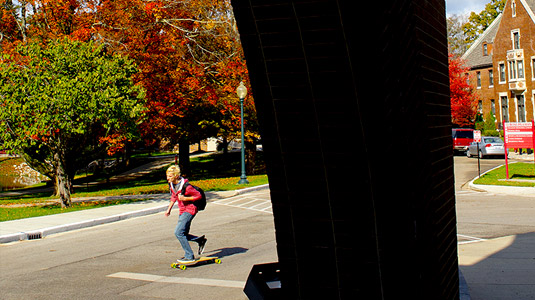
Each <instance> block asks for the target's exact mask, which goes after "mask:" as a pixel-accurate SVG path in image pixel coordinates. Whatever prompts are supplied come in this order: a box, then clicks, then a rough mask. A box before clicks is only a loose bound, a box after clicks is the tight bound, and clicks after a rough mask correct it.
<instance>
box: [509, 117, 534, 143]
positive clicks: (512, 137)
mask: <svg viewBox="0 0 535 300" xmlns="http://www.w3.org/2000/svg"><path fill="white" fill-rule="evenodd" d="M503 128H504V134H505V144H506V145H507V147H509V148H533V123H532V122H522V123H504V127H503Z"/></svg>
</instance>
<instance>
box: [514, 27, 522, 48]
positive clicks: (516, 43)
mask: <svg viewBox="0 0 535 300" xmlns="http://www.w3.org/2000/svg"><path fill="white" fill-rule="evenodd" d="M512 34H513V49H520V31H518V29H517V30H514V31H512Z"/></svg>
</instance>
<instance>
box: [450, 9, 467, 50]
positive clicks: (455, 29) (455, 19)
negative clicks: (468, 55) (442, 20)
mask: <svg viewBox="0 0 535 300" xmlns="http://www.w3.org/2000/svg"><path fill="white" fill-rule="evenodd" d="M467 20H468V17H467V16H462V15H451V16H449V17H448V19H447V20H446V21H447V26H448V49H449V52H450V53H453V54H454V55H456V56H461V55H463V53H464V52H466V50H468V42H467V41H466V35H465V33H464V30H463V26H464V24H465V23H466V22H467Z"/></svg>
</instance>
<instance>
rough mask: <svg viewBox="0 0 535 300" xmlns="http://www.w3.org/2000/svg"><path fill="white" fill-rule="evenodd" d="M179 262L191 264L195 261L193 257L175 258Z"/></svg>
mask: <svg viewBox="0 0 535 300" xmlns="http://www.w3.org/2000/svg"><path fill="white" fill-rule="evenodd" d="M176 261H177V262H178V263H179V264H191V263H194V262H195V259H187V258H185V257H182V258H180V259H177V260H176Z"/></svg>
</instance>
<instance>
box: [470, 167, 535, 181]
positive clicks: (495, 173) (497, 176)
mask: <svg viewBox="0 0 535 300" xmlns="http://www.w3.org/2000/svg"><path fill="white" fill-rule="evenodd" d="M505 176H506V169H505V165H504V166H501V167H499V168H497V169H494V170H492V171H490V172H488V173H486V174H484V175H482V176H481V178H479V179H477V180H475V181H474V183H475V184H487V185H505V186H522V187H535V165H534V164H533V163H523V162H519V163H513V164H509V179H510V180H505Z"/></svg>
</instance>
